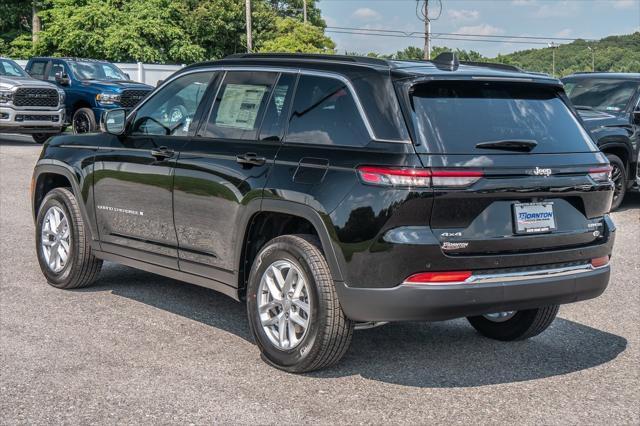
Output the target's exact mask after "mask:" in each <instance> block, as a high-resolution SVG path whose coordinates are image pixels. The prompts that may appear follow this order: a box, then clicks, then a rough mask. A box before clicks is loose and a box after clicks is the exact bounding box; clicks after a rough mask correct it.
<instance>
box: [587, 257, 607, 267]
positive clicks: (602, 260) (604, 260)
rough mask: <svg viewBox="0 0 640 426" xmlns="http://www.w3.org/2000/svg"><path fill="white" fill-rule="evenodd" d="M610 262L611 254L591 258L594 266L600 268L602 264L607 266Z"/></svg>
mask: <svg viewBox="0 0 640 426" xmlns="http://www.w3.org/2000/svg"><path fill="white" fill-rule="evenodd" d="M608 263H609V256H602V257H596V258H594V259H591V266H593V267H594V268H600V267H601V266H605V265H607V264H608Z"/></svg>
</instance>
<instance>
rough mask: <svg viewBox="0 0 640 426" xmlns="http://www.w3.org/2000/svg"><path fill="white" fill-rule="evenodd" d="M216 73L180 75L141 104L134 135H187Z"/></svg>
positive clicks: (133, 128) (134, 126)
mask: <svg viewBox="0 0 640 426" xmlns="http://www.w3.org/2000/svg"><path fill="white" fill-rule="evenodd" d="M214 74H215V73H214V72H200V73H193V74H187V75H185V76H182V77H178V78H176V79H175V80H173V81H172V82H170V83H168V84H167V85H166V86H165V87H164V88H162V90H160V91H159V92H157V93H156V94H155V95H154V96H153V97H152V98H151V99H149V101H147V102H146V103H145V104H143V105H142V107H140V109H139V110H138V111H137V113H136V117H135V121H134V123H133V126H132V132H131V134H133V135H161V136H187V135H188V134H189V131H190V130H191V123H192V122H193V117H194V115H195V114H196V111H197V109H198V106H199V105H200V102H201V101H202V98H203V96H204V94H205V92H206V90H207V87H208V86H209V83H210V82H211V79H212V77H213V75H214Z"/></svg>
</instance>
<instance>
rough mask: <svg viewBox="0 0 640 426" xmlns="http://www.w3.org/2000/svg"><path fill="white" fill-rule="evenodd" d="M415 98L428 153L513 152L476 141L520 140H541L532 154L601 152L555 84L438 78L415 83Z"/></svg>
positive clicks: (417, 121)
mask: <svg viewBox="0 0 640 426" xmlns="http://www.w3.org/2000/svg"><path fill="white" fill-rule="evenodd" d="M411 102H412V108H413V120H414V125H415V128H416V131H417V135H418V139H419V142H420V143H421V144H424V145H425V146H426V149H427V151H428V152H433V153H449V154H478V153H484V154H500V153H513V151H506V150H504V151H503V150H496V149H487V148H478V147H476V145H477V144H480V143H483V142H485V143H486V142H499V141H521V140H526V141H535V142H536V143H537V145H536V146H535V148H533V149H532V150H531V153H558V152H588V151H595V150H596V148H595V146H594V145H593V142H591V139H590V137H589V136H588V134H587V133H586V131H585V130H584V129H583V128H582V127H581V125H580V124H579V122H578V120H577V119H576V118H575V117H574V115H573V114H572V113H571V111H570V110H569V108H568V107H567V106H566V105H565V104H564V102H563V101H562V99H560V98H559V97H558V94H557V93H556V92H555V90H554V89H553V88H545V87H541V86H536V85H522V84H519V83H504V82H473V81H471V82H461V81H455V82H453V81H452V82H434V83H425V84H421V85H418V86H415V87H414V88H413V91H412V96H411ZM485 145H486V144H485Z"/></svg>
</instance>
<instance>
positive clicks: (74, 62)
mask: <svg viewBox="0 0 640 426" xmlns="http://www.w3.org/2000/svg"><path fill="white" fill-rule="evenodd" d="M26 70H27V72H28V73H29V74H30V75H31V76H32V77H33V78H37V79H39V80H45V81H49V82H51V83H54V84H56V85H57V86H58V88H60V89H62V90H64V91H65V93H66V104H65V106H66V115H67V117H68V120H69V123H70V125H71V127H72V129H73V132H74V133H89V132H95V131H97V130H99V128H100V123H101V119H102V116H103V114H104V112H105V111H108V110H110V109H114V108H124V109H126V110H131V109H132V108H133V107H135V106H136V105H137V104H138V102H140V101H141V100H142V99H144V97H145V96H147V95H148V94H149V93H150V92H151V91H152V90H153V87H152V86H149V85H147V84H142V83H138V82H135V81H131V79H130V78H129V76H128V75H127V74H125V73H124V72H122V71H121V70H120V69H119V68H118V67H116V66H115V65H114V64H112V63H110V62H106V61H96V60H92V59H78V58H31V59H30V60H29V62H28V63H27V66H26Z"/></svg>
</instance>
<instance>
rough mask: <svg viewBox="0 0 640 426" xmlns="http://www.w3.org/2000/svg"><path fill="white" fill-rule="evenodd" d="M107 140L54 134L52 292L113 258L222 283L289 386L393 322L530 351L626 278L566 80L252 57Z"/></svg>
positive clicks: (156, 106)
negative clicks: (567, 307)
mask: <svg viewBox="0 0 640 426" xmlns="http://www.w3.org/2000/svg"><path fill="white" fill-rule="evenodd" d="M176 105H183V106H184V114H181V115H179V116H178V115H172V114H170V113H169V112H170V111H173V110H174V109H175V106H176ZM105 128H106V131H107V132H108V133H103V134H90V135H77V136H71V135H61V136H56V137H54V138H52V139H50V140H49V142H48V143H47V144H46V145H45V146H44V148H43V151H42V155H41V157H40V160H39V161H38V163H37V165H36V167H35V171H34V175H33V191H32V200H33V212H34V217H35V221H36V225H37V231H36V250H37V255H38V259H39V262H40V266H41V268H42V272H43V273H44V275H45V277H46V278H47V280H48V281H49V283H50V284H51V285H53V286H55V287H58V288H78V287H82V286H86V285H89V284H91V283H92V282H93V281H94V280H95V279H96V277H97V274H98V271H99V270H100V267H101V265H102V262H103V260H107V261H114V262H119V263H122V264H125V265H129V266H132V267H135V268H140V269H143V270H146V271H151V272H154V273H157V274H161V275H165V276H168V277H173V278H176V279H179V280H183V281H186V282H189V283H193V284H197V285H201V286H205V287H209V288H212V289H215V290H217V291H219V292H222V293H224V294H226V295H228V296H231V297H232V298H234V299H237V300H243V301H246V306H247V313H248V316H249V324H250V327H251V330H252V332H253V335H254V336H255V340H256V343H257V344H258V346H259V347H260V349H261V351H262V353H263V355H264V358H265V359H266V360H267V361H268V362H269V363H271V364H272V365H275V366H277V367H278V368H281V369H284V370H287V371H291V372H304V371H310V370H314V369H318V368H322V367H325V366H327V365H331V364H332V363H335V362H336V361H338V360H339V359H340V357H341V356H342V355H343V354H344V353H345V351H346V350H347V348H348V346H349V343H350V341H351V337H352V333H353V330H354V328H358V327H366V326H372V325H378V324H381V323H383V322H388V321H405V320H423V321H436V320H446V319H451V318H458V317H468V319H469V322H470V323H471V325H472V326H473V327H475V328H476V329H477V330H478V331H479V332H480V333H482V334H483V335H485V336H488V337H491V338H495V339H500V340H517V339H525V338H528V337H532V336H535V335H536V334H538V333H540V332H542V331H543V330H544V329H546V328H547V327H548V326H549V325H550V324H551V322H552V321H553V319H554V318H555V316H556V314H557V312H558V305H560V304H563V303H571V302H576V301H579V300H585V299H589V298H593V297H596V296H598V295H599V294H601V293H602V292H603V291H604V290H605V288H606V286H607V284H608V281H609V273H610V269H609V256H610V254H611V250H612V246H613V242H614V235H615V227H614V225H613V223H612V222H611V220H610V219H609V216H608V215H607V212H608V210H609V207H610V205H611V199H612V195H613V183H612V181H611V179H610V166H609V163H608V161H607V159H606V157H605V155H604V154H603V153H601V152H600V151H599V150H598V149H597V147H596V146H595V145H594V144H593V141H592V140H591V138H590V137H589V135H588V134H587V132H586V131H585V130H584V129H583V128H582V126H581V125H580V122H579V119H578V117H577V115H576V114H575V113H574V110H573V109H572V108H571V107H570V106H569V104H568V99H567V98H566V96H565V93H564V91H563V88H562V84H561V83H560V81H558V80H555V79H551V78H549V77H547V76H543V75H536V74H527V73H523V72H520V71H518V70H517V69H515V68H510V67H505V66H498V65H491V64H488V65H487V64H472V63H466V64H465V63H460V62H458V60H457V59H456V57H455V56H453V55H451V54H444V55H441V56H439V57H438V58H437V59H436V60H434V61H432V62H403V61H384V60H378V59H370V58H353V57H341V56H323V55H275V54H272V55H239V56H233V57H229V58H227V59H225V60H221V61H216V62H208V63H202V64H197V65H193V66H190V67H187V68H185V69H183V70H181V71H179V72H177V73H176V74H174V75H173V76H172V77H171V78H170V79H168V80H167V81H166V82H165V83H164V84H163V85H162V86H161V87H160V88H158V89H156V90H155V91H154V92H153V93H152V94H151V95H150V96H149V97H148V98H147V99H145V100H144V101H143V102H142V103H141V104H140V105H139V106H138V107H137V108H136V109H134V111H133V112H131V113H130V114H128V115H127V114H125V111H124V110H112V111H109V112H108V113H107V114H106V117H105Z"/></svg>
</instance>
